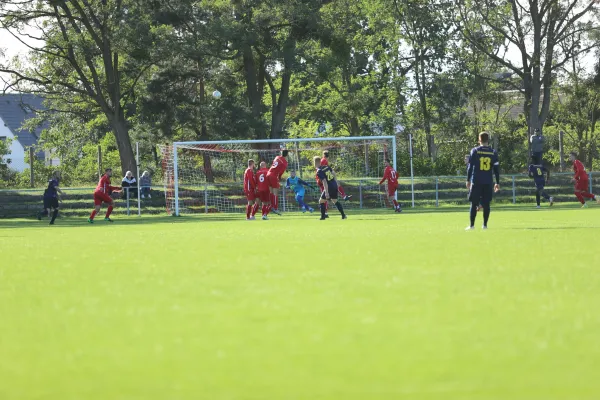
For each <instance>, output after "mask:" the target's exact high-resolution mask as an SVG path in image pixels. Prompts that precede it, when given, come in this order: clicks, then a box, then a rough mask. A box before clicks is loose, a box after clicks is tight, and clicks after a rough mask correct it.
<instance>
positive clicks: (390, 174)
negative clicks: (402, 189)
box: [379, 167, 398, 185]
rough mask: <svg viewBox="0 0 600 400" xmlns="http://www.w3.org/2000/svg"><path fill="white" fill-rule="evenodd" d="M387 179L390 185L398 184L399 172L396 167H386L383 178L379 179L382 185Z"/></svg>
mask: <svg viewBox="0 0 600 400" xmlns="http://www.w3.org/2000/svg"><path fill="white" fill-rule="evenodd" d="M386 179H387V181H388V184H390V185H397V184H398V174H397V173H396V171H395V170H394V168H392V167H385V171H384V172H383V178H381V181H379V184H380V185H381V184H382V183H383V182H385V180H386Z"/></svg>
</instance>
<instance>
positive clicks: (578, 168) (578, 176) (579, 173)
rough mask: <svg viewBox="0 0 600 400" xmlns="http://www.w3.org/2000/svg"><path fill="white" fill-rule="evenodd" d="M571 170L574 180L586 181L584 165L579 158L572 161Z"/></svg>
mask: <svg viewBox="0 0 600 400" xmlns="http://www.w3.org/2000/svg"><path fill="white" fill-rule="evenodd" d="M573 171H575V180H576V181H587V180H588V175H587V173H586V172H585V167H584V166H583V164H582V162H581V161H579V160H575V161H573Z"/></svg>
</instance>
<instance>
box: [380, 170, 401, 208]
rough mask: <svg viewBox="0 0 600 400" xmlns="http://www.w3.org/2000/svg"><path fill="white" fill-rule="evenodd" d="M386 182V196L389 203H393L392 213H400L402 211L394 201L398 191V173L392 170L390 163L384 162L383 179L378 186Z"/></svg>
mask: <svg viewBox="0 0 600 400" xmlns="http://www.w3.org/2000/svg"><path fill="white" fill-rule="evenodd" d="M386 180H387V194H388V197H389V199H390V202H392V203H394V212H397V213H400V212H402V209H401V208H400V204H398V202H397V201H396V190H397V189H398V173H397V172H396V171H395V170H394V168H392V166H391V165H390V162H389V161H388V160H385V170H384V171H383V178H381V181H379V184H380V185H381V184H383V182H385V181H386Z"/></svg>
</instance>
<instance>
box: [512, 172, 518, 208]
mask: <svg viewBox="0 0 600 400" xmlns="http://www.w3.org/2000/svg"><path fill="white" fill-rule="evenodd" d="M512 189H513V204H517V186H516V184H515V176H514V175H513V176H512Z"/></svg>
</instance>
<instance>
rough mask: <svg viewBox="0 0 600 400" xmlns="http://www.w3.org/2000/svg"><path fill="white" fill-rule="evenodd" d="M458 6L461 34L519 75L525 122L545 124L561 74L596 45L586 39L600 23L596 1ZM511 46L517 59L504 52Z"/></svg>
mask: <svg viewBox="0 0 600 400" xmlns="http://www.w3.org/2000/svg"><path fill="white" fill-rule="evenodd" d="M457 11H458V13H459V18H458V20H459V21H460V28H461V32H462V36H463V38H464V39H465V40H466V41H467V42H468V43H470V44H471V45H472V46H473V47H474V48H475V49H477V50H478V51H480V52H481V53H483V54H485V55H486V56H487V57H489V58H490V59H491V60H493V61H495V62H497V63H498V64H500V65H502V66H503V67H504V68H506V69H507V70H508V71H510V72H513V73H514V74H516V75H517V76H518V77H519V78H520V80H521V82H522V84H521V85H520V86H518V87H517V88H518V89H519V90H520V91H521V92H522V93H523V94H524V97H525V99H524V103H523V110H524V113H525V118H526V120H527V124H528V126H529V128H530V129H531V130H533V129H542V127H543V125H544V122H545V121H546V119H547V118H548V114H549V111H550V99H551V91H552V87H553V85H554V84H555V82H556V77H557V75H558V73H559V72H560V71H561V69H562V68H564V67H565V65H566V64H567V63H568V62H569V61H570V60H571V59H573V58H574V57H577V56H578V55H580V54H583V53H586V52H588V51H589V50H591V49H592V48H594V47H596V46H597V45H598V43H597V42H591V43H590V42H589V41H588V40H587V39H588V35H589V33H591V32H593V31H595V30H597V29H598V28H599V25H598V21H597V19H596V18H594V14H595V13H597V12H598V5H597V1H596V0H585V1H583V0H568V1H567V0H542V1H538V0H528V1H525V0H509V1H505V0H460V1H459V2H458V3H457ZM510 50H514V51H516V52H517V53H518V54H519V56H520V57H519V59H518V60H511V59H509V58H508V57H507V56H506V53H507V52H508V51H510Z"/></svg>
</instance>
